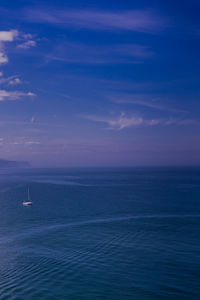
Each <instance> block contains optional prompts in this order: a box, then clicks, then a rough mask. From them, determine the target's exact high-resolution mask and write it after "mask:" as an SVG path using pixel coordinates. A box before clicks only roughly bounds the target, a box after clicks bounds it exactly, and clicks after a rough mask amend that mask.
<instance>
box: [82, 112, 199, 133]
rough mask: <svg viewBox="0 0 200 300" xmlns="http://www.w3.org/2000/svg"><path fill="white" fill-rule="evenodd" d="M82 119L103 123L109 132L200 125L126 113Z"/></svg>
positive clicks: (191, 121) (90, 116)
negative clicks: (159, 126)
mask: <svg viewBox="0 0 200 300" xmlns="http://www.w3.org/2000/svg"><path fill="white" fill-rule="evenodd" d="M83 117H84V118H86V119H88V120H91V121H94V122H100V123H105V124H107V125H108V127H106V128H105V129H110V130H122V129H125V128H128V127H136V128H137V127H139V126H148V127H152V126H158V125H162V126H170V125H176V126H182V125H200V122H199V121H198V120H192V119H183V118H182V119H181V118H161V119H144V118H143V117H141V116H127V115H126V113H124V112H122V113H121V115H120V116H119V117H115V118H113V117H112V118H111V117H101V116H95V115H89V116H83Z"/></svg>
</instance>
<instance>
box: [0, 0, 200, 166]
mask: <svg viewBox="0 0 200 300" xmlns="http://www.w3.org/2000/svg"><path fill="white" fill-rule="evenodd" d="M199 9H200V3H199V1H195V0H192V1H181V2H180V1H161V0H160V1H144V0H143V1H112V0H111V1H103V0H101V1H20V0H19V1H15V2H14V1H9V0H6V1H4V0H1V3H0V20H1V28H0V149H1V150H0V157H1V158H4V159H14V160H27V161H29V162H30V163H31V164H32V165H33V166H48V167H56V166H58V167H62V166H63V167H65V166H70V167H71V166H138V165H199V164H200V155H199V153H200V139H199V131H200V116H199V109H200V105H199V96H200V87H199V77H200V74H199V67H200V63H199V53H200V21H199Z"/></svg>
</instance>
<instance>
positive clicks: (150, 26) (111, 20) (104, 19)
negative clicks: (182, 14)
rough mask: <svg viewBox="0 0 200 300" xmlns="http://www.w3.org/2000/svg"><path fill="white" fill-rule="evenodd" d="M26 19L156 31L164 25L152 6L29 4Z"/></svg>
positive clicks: (94, 27)
mask: <svg viewBox="0 0 200 300" xmlns="http://www.w3.org/2000/svg"><path fill="white" fill-rule="evenodd" d="M24 18H25V19H26V20H27V21H29V22H36V23H49V24H53V25H58V26H67V27H75V28H78V29H90V30H128V31H137V32H145V33H155V32H159V31H160V30H162V29H163V28H165V27H166V26H167V24H166V21H165V20H164V18H163V16H160V15H159V14H158V13H157V12H155V11H152V10H124V11H103V10H71V9H56V8H53V7H44V8H38V9H35V8H31V9H30V8H29V9H26V10H25V11H24Z"/></svg>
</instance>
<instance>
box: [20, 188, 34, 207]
mask: <svg viewBox="0 0 200 300" xmlns="http://www.w3.org/2000/svg"><path fill="white" fill-rule="evenodd" d="M22 204H23V205H24V206H30V205H32V204H33V202H32V201H31V200H30V191H29V188H28V200H27V201H23V203H22Z"/></svg>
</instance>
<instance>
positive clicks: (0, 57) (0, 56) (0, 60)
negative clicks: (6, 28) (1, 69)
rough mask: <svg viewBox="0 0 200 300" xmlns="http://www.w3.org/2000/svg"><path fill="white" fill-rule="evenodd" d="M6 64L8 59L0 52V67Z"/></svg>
mask: <svg viewBox="0 0 200 300" xmlns="http://www.w3.org/2000/svg"><path fill="white" fill-rule="evenodd" d="M7 62H8V57H7V55H6V54H5V53H3V52H0V65H1V64H6V63H7Z"/></svg>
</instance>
